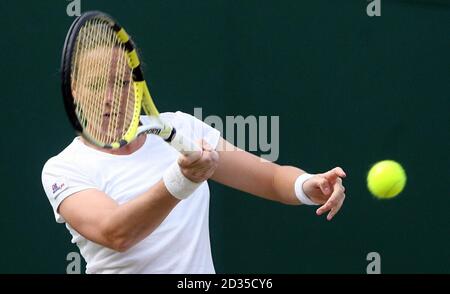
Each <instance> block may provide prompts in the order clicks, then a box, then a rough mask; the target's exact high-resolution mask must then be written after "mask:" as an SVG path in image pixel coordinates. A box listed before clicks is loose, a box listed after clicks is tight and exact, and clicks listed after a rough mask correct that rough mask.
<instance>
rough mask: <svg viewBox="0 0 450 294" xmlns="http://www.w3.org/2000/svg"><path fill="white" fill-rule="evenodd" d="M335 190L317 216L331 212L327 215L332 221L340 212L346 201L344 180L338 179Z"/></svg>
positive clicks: (318, 210)
mask: <svg viewBox="0 0 450 294" xmlns="http://www.w3.org/2000/svg"><path fill="white" fill-rule="evenodd" d="M333 188H334V189H333V193H332V194H331V196H330V198H328V200H327V202H325V204H324V205H322V206H321V207H320V208H318V209H317V210H316V213H317V215H322V214H324V213H325V212H327V211H330V212H329V213H328V215H327V219H328V220H331V219H332V218H333V217H334V216H335V215H336V214H337V213H338V212H339V210H340V209H341V207H342V204H343V203H344V200H345V188H344V186H342V180H341V179H340V178H337V179H336V183H335V184H334V187H333Z"/></svg>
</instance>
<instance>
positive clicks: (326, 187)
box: [318, 178, 331, 196]
mask: <svg viewBox="0 0 450 294" xmlns="http://www.w3.org/2000/svg"><path fill="white" fill-rule="evenodd" d="M318 185H319V187H320V190H321V191H322V193H323V194H324V195H326V196H329V195H330V193H331V189H330V183H329V182H328V180H327V179H325V178H320V179H319V182H318Z"/></svg>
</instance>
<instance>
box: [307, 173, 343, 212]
mask: <svg viewBox="0 0 450 294" xmlns="http://www.w3.org/2000/svg"><path fill="white" fill-rule="evenodd" d="M345 177H346V174H345V172H344V171H343V170H342V168H340V167H335V168H333V169H332V170H330V171H327V172H325V173H323V174H317V175H315V176H314V177H312V178H310V179H309V180H307V181H305V183H303V191H304V192H305V194H306V195H307V196H308V197H309V198H310V199H311V200H312V201H314V202H315V203H318V204H323V205H322V206H321V207H319V208H318V209H317V210H316V213H317V215H322V214H324V213H325V212H327V211H329V213H328V215H327V219H328V220H331V219H332V218H333V217H334V216H335V215H336V213H338V211H339V209H341V207H342V204H343V203H344V199H345V188H344V186H343V185H342V178H345Z"/></svg>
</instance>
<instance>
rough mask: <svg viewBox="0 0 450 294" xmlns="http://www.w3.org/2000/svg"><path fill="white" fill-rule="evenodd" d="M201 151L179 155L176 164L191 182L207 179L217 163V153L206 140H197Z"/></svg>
mask: <svg viewBox="0 0 450 294" xmlns="http://www.w3.org/2000/svg"><path fill="white" fill-rule="evenodd" d="M198 145H199V146H200V147H201V148H202V151H199V152H194V153H192V154H189V155H180V157H179V158H178V164H179V166H180V167H181V171H182V173H183V175H184V176H186V177H187V178H188V179H190V180H191V181H193V182H196V183H199V182H202V181H205V180H207V179H209V178H210V177H211V176H212V175H213V174H214V172H215V170H216V168H217V166H218V165H219V153H218V152H217V151H215V150H214V149H213V148H212V147H211V146H210V145H209V144H208V143H207V142H206V141H204V140H202V141H199V142H198Z"/></svg>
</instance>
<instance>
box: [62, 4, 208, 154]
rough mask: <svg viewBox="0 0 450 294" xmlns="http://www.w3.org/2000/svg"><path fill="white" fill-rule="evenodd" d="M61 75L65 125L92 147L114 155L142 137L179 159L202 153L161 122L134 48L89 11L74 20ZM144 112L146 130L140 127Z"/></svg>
mask: <svg viewBox="0 0 450 294" xmlns="http://www.w3.org/2000/svg"><path fill="white" fill-rule="evenodd" d="M61 73H62V74H61V75H62V93H63V98H64V106H65V110H66V112H67V115H68V117H69V120H70V122H71V124H72V126H73V127H74V128H75V130H76V131H77V132H78V133H80V134H81V135H82V136H83V138H85V139H86V140H88V141H89V142H90V143H92V144H94V145H96V146H99V147H102V148H108V149H117V148H120V147H122V146H125V145H126V144H128V143H130V142H131V141H133V140H134V139H135V138H137V137H138V136H139V135H140V134H143V133H146V134H154V135H158V136H160V137H161V138H163V139H164V140H165V141H166V142H167V143H169V144H170V145H172V146H173V147H174V148H175V149H176V150H178V151H179V152H181V153H183V154H189V153H190V152H193V151H198V150H200V148H199V147H198V146H197V145H195V144H193V142H192V141H190V140H189V139H187V138H185V137H184V136H183V135H182V134H180V133H177V131H176V129H175V128H174V127H173V126H172V125H171V124H170V122H166V121H162V120H161V118H160V117H159V112H158V110H157V108H156V106H155V104H154V102H153V99H152V97H151V95H150V91H149V88H148V86H147V83H146V81H145V79H144V74H143V72H142V69H141V62H140V59H139V56H138V54H137V51H136V47H135V45H134V42H133V41H132V40H131V38H130V36H129V35H128V34H127V33H126V32H125V30H124V29H123V28H122V27H121V26H120V25H119V24H118V23H117V22H116V21H115V20H114V19H113V18H111V17H110V16H109V15H107V14H105V13H102V12H100V11H89V12H85V13H83V14H82V15H81V16H79V17H78V18H76V19H75V21H74V22H73V23H72V25H71V27H70V29H69V31H68V33H67V37H66V40H65V43H64V48H63V52H62V60H61ZM142 109H143V110H144V112H145V114H147V115H148V117H149V118H150V123H149V124H146V125H140V123H139V119H140V115H141V112H142Z"/></svg>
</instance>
